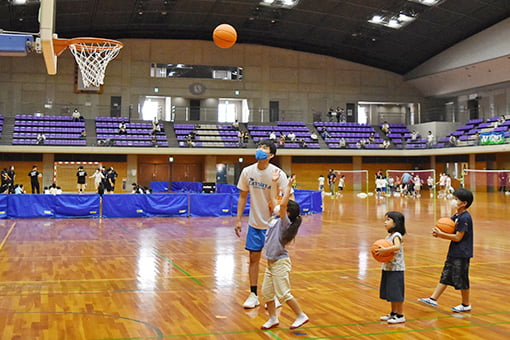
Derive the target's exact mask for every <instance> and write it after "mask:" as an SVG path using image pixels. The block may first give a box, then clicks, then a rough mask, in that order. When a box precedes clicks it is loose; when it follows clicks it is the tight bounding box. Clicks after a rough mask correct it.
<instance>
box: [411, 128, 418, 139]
mask: <svg viewBox="0 0 510 340" xmlns="http://www.w3.org/2000/svg"><path fill="white" fill-rule="evenodd" d="M418 137H419V134H418V132H417V131H416V130H413V132H411V141H413V142H415V141H416V140H418Z"/></svg>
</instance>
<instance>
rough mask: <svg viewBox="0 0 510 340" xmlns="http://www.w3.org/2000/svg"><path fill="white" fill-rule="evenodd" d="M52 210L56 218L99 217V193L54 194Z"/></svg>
mask: <svg viewBox="0 0 510 340" xmlns="http://www.w3.org/2000/svg"><path fill="white" fill-rule="evenodd" d="M53 197H54V203H55V207H54V212H55V216H54V217H56V218H67V217H75V218H76V217H78V218H85V217H99V201H100V199H99V195H78V194H73V195H56V196H53Z"/></svg>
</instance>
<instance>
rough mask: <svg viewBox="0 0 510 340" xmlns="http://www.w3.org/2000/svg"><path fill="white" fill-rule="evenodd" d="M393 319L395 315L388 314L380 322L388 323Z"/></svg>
mask: <svg viewBox="0 0 510 340" xmlns="http://www.w3.org/2000/svg"><path fill="white" fill-rule="evenodd" d="M392 317H393V314H391V313H390V314H387V315H383V316H381V317H380V318H379V320H381V321H388V320H389V319H391V318H392Z"/></svg>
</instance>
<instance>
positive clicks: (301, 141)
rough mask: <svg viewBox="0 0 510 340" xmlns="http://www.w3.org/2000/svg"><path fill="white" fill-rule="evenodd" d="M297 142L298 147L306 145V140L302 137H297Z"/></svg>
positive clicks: (302, 147) (305, 146)
mask: <svg viewBox="0 0 510 340" xmlns="http://www.w3.org/2000/svg"><path fill="white" fill-rule="evenodd" d="M298 143H299V147H300V148H301V149H306V148H307V147H308V144H306V141H305V139H304V138H299V140H298Z"/></svg>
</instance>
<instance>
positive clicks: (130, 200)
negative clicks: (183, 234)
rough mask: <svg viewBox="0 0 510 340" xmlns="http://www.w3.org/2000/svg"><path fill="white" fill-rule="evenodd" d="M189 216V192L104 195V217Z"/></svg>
mask: <svg viewBox="0 0 510 340" xmlns="http://www.w3.org/2000/svg"><path fill="white" fill-rule="evenodd" d="M149 216H169V217H172V216H181V217H186V216H188V195H187V194H151V195H140V194H127V195H125V194H116V195H104V196H103V217H106V218H115V217H149Z"/></svg>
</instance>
